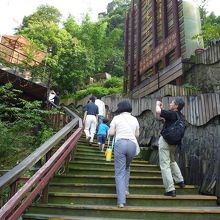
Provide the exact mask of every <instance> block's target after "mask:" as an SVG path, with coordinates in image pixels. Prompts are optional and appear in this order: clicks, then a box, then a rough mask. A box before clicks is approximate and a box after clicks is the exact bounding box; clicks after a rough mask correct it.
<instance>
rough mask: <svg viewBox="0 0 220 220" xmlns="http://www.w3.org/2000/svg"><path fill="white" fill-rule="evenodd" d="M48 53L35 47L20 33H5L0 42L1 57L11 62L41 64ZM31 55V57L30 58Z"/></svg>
mask: <svg viewBox="0 0 220 220" xmlns="http://www.w3.org/2000/svg"><path fill="white" fill-rule="evenodd" d="M45 56H46V53H45V52H44V51H41V50H39V49H37V48H34V47H33V45H32V44H31V42H30V41H29V40H28V39H26V38H24V37H23V36H20V35H4V36H2V37H1V42H0V58H2V59H4V60H6V61H7V62H9V63H13V64H21V63H22V62H26V63H28V65H31V66H35V65H38V64H40V62H41V61H42V60H43V59H44V57H45ZM30 57H31V59H30Z"/></svg>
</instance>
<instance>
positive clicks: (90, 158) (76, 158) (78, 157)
mask: <svg viewBox="0 0 220 220" xmlns="http://www.w3.org/2000/svg"><path fill="white" fill-rule="evenodd" d="M74 161H87V162H90V161H91V162H94V161H97V162H102V161H103V162H105V161H106V160H105V156H102V157H96V156H86V155H85V154H84V155H75V156H74V160H73V162H74ZM111 162H112V163H114V158H113V159H112V161H111ZM111 162H108V163H111ZM132 163H135V164H149V162H148V161H145V160H137V159H134V160H132Z"/></svg>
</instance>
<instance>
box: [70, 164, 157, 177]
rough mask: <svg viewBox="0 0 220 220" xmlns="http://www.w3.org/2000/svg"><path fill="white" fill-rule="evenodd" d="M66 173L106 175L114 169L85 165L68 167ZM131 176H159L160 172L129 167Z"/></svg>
mask: <svg viewBox="0 0 220 220" xmlns="http://www.w3.org/2000/svg"><path fill="white" fill-rule="evenodd" d="M67 174H74V175H76V174H82V175H86V174H88V175H107V176H114V175H115V170H114V168H113V167H112V169H110V168H108V169H105V168H97V167H96V168H93V167H91V168H90V167H87V168H83V167H82V168H80V167H75V168H74V167H71V166H70V167H69V171H68V172H67ZM131 176H159V177H161V172H160V171H159V170H151V169H146V170H139V169H136V168H131Z"/></svg>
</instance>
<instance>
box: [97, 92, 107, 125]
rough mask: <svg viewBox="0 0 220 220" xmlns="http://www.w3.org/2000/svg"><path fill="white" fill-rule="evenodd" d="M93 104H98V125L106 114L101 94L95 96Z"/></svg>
mask: <svg viewBox="0 0 220 220" xmlns="http://www.w3.org/2000/svg"><path fill="white" fill-rule="evenodd" d="M95 104H96V105H97V106H98V109H99V115H98V125H99V124H100V123H102V121H103V118H105V116H106V112H105V103H104V102H103V101H102V100H101V95H97V96H96V100H95Z"/></svg>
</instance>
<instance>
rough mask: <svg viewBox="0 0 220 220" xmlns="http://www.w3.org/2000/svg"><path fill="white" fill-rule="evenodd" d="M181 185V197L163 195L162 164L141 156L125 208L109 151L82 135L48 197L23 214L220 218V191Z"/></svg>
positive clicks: (102, 219) (89, 219)
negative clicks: (206, 193) (106, 153)
mask: <svg viewBox="0 0 220 220" xmlns="http://www.w3.org/2000/svg"><path fill="white" fill-rule="evenodd" d="M176 189H177V196H176V197H166V196H163V193H164V187H163V184H162V178H161V174H160V170H159V167H158V166H155V165H151V164H148V162H146V161H143V160H140V159H138V158H136V159H135V160H133V162H132V166H131V179H130V188H129V191H130V195H128V196H127V204H126V206H125V208H118V207H117V205H116V194H115V182H114V163H113V162H106V161H105V156H104V153H102V152H100V151H99V150H98V146H96V145H93V146H88V144H87V143H86V142H85V139H83V138H82V139H81V140H80V142H79V143H78V145H77V152H76V153H75V158H74V160H73V161H72V162H71V163H70V166H69V171H68V172H67V173H65V174H63V175H56V176H55V177H54V178H53V179H52V181H51V183H50V186H49V203H48V204H33V205H32V206H31V207H29V208H28V210H27V211H26V213H25V214H24V215H23V219H26V220H33V219H36V220H39V219H51V220H52V219H54V220H55V219H57V220H58V219H69V220H70V219H71V220H94V219H95V220H107V219H109V220H111V219H114V220H117V219H133V220H135V219H146V220H170V219H178V220H191V219H193V220H216V219H220V208H219V207H217V206H216V197H214V196H203V195H198V192H197V188H196V187H194V186H189V185H187V186H186V187H185V188H184V189H180V188H178V187H176Z"/></svg>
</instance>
